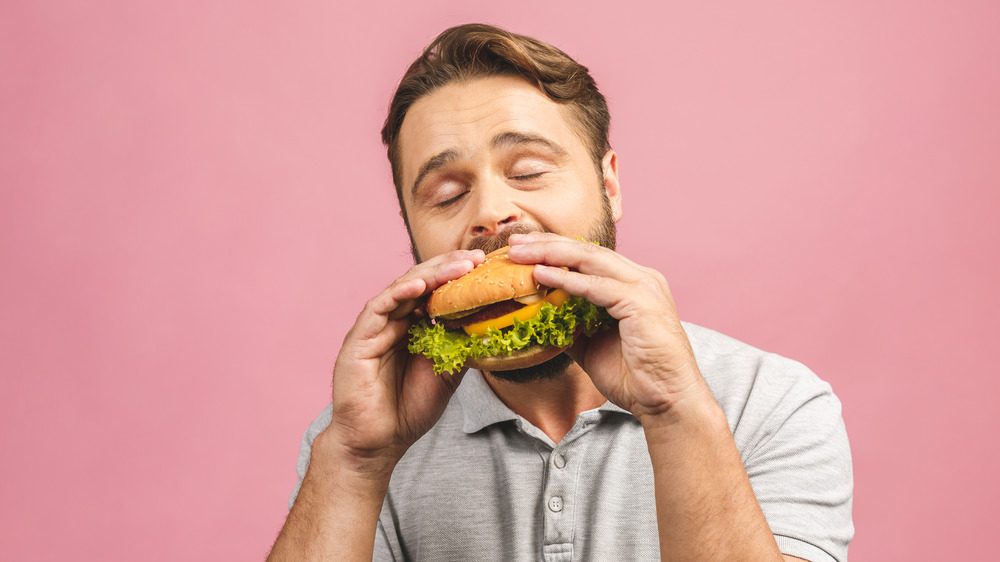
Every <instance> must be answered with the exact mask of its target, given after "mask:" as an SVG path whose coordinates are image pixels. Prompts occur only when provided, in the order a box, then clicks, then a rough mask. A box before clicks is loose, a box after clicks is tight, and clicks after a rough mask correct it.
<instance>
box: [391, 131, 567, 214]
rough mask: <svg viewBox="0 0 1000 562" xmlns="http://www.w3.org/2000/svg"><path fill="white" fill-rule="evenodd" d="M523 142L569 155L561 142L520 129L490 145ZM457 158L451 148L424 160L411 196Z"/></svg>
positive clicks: (500, 145) (498, 136) (561, 156)
mask: <svg viewBox="0 0 1000 562" xmlns="http://www.w3.org/2000/svg"><path fill="white" fill-rule="evenodd" d="M522 144H537V145H540V146H542V147H544V148H546V149H548V150H549V151H550V152H552V153H553V154H554V155H555V156H556V157H558V158H565V157H567V156H569V152H568V151H567V150H566V149H565V148H563V147H562V146H560V145H559V144H557V143H555V142H553V141H551V140H549V139H547V138H545V137H542V136H538V135H534V134H530V133H524V132H520V131H506V132H503V133H500V134H499V135H497V136H495V137H493V140H492V141H491V142H490V146H491V147H492V148H513V147H515V146H518V145H522ZM457 159H458V151H457V150H455V149H452V148H449V149H448V150H444V151H442V152H439V153H437V154H435V155H434V156H432V157H431V158H430V159H429V160H428V161H426V162H424V164H423V165H422V166H420V170H419V171H418V172H417V179H415V180H414V181H413V187H412V188H410V197H412V198H413V199H416V198H417V191H419V189H420V184H421V182H423V181H424V178H426V177H427V175H428V174H430V173H431V172H433V171H434V170H437V169H438V168H441V167H443V166H444V165H445V164H448V163H449V162H452V161H454V160H457Z"/></svg>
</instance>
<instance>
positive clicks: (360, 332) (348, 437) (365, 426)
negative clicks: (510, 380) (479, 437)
mask: <svg viewBox="0 0 1000 562" xmlns="http://www.w3.org/2000/svg"><path fill="white" fill-rule="evenodd" d="M484 259H485V256H484V254H483V252H482V251H481V250H458V251H454V252H449V253H447V254H442V255H439V256H436V257H434V258H432V259H429V260H427V261H425V262H423V263H421V264H418V265H416V266H414V267H413V268H411V269H410V270H409V271H407V272H406V274H404V275H403V276H402V277H400V278H399V279H397V280H396V281H394V282H393V283H392V285H390V286H389V287H388V288H387V289H386V290H384V291H382V292H381V293H379V294H378V295H377V296H375V297H374V298H373V299H371V300H370V301H368V303H367V304H366V305H365V307H364V309H363V310H362V311H361V314H360V315H359V316H358V318H357V320H356V321H355V323H354V326H353V327H352V328H351V330H350V331H349V332H348V333H347V336H346V337H345V338H344V344H343V346H342V347H341V349H340V353H339V355H338V357H337V362H336V365H335V366H334V371H333V420H332V421H331V423H330V426H329V427H328V428H327V429H326V431H324V432H323V434H322V435H321V436H320V437H318V438H317V440H320V439H322V441H323V443H322V444H321V445H322V448H324V449H326V450H325V451H324V452H325V453H327V454H332V455H333V456H334V457H336V458H337V459H338V461H339V462H341V463H343V464H342V465H341V466H342V467H343V468H344V469H348V470H351V471H354V472H356V473H357V474H358V475H359V476H364V477H368V478H376V479H384V481H385V482H388V477H389V475H390V474H391V472H392V468H393V467H394V466H395V464H396V462H397V461H398V460H399V458H400V457H402V455H403V453H405V452H406V449H407V448H409V446H410V445H412V444H413V443H414V442H415V441H416V440H417V439H419V438H420V436H422V435H423V434H424V433H426V432H427V431H428V430H430V428H431V427H432V426H433V425H434V423H435V422H437V420H438V418H440V417H441V414H442V413H443V412H444V409H445V406H446V405H447V403H448V400H449V399H450V398H451V395H452V394H453V393H454V392H455V389H456V388H458V384H459V383H460V382H461V380H462V376H463V375H464V374H465V370H464V369H463V370H462V371H461V372H460V373H458V374H455V375H442V376H437V375H435V374H434V372H433V369H432V364H431V362H430V361H429V360H428V359H426V358H424V357H423V356H412V355H410V354H409V353H408V352H407V349H406V347H407V330H408V329H409V327H410V325H411V324H413V322H414V321H415V320H416V314H415V311H416V310H417V308H418V307H419V306H420V303H421V302H422V300H421V298H422V297H424V296H425V295H427V294H428V293H430V292H431V291H433V290H434V289H436V288H437V287H439V286H440V285H443V284H444V283H446V282H448V281H450V280H452V279H456V278H458V277H461V276H462V275H464V274H465V273H468V272H469V271H471V270H472V269H473V268H474V267H475V266H476V265H478V264H480V263H482V262H483V260H484ZM315 448H316V445H315V444H314V450H315ZM316 452H318V451H316Z"/></svg>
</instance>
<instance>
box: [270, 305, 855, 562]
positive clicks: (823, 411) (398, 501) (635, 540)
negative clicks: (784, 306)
mask: <svg viewBox="0 0 1000 562" xmlns="http://www.w3.org/2000/svg"><path fill="white" fill-rule="evenodd" d="M684 328H685V330H686V331H687V334H688V337H689V338H690V340H691V344H692V346H693V348H694V351H695V357H696V358H697V361H698V366H699V368H700V370H701V372H702V375H703V376H704V377H705V380H706V382H708V385H709V387H710V388H711V389H712V393H713V395H714V396H715V399H716V401H717V402H718V403H719V405H720V406H721V407H722V409H723V411H724V412H725V414H726V417H727V418H728V420H729V428H730V430H731V431H732V432H733V438H734V440H735V441H736V445H737V447H738V449H739V451H740V455H741V457H742V459H743V464H744V466H745V468H746V470H747V474H748V475H749V476H750V482H751V484H752V486H753V489H754V493H755V494H756V496H757V500H758V501H759V502H760V505H761V508H762V509H763V511H764V515H765V516H766V517H767V521H768V523H769V525H770V526H771V531H772V532H773V533H774V536H775V538H776V540H777V542H778V546H779V547H780V548H781V551H782V552H783V553H785V554H789V555H792V556H798V557H800V558H805V559H807V560H813V561H821V560H823V561H826V560H838V561H844V560H846V559H847V545H848V542H849V541H850V540H851V538H852V536H853V534H854V527H853V524H852V521H851V498H852V490H853V479H852V474H851V457H850V449H849V446H848V442H847V433H846V431H845V429H844V423H843V420H842V418H841V408H840V402H839V401H838V400H837V398H836V397H835V396H834V395H833V392H832V391H831V389H830V386H829V385H828V384H827V383H825V382H823V381H821V380H820V379H819V378H817V377H816V375H814V374H813V373H812V372H810V371H809V370H808V369H806V368H805V367H804V366H803V365H801V364H799V363H796V362H794V361H791V360H789V359H785V358H783V357H780V356H777V355H774V354H769V353H765V352H762V351H760V350H758V349H755V348H753V347H750V346H748V345H746V344H743V343H740V342H738V341H736V340H734V339H732V338H729V337H726V336H723V335H722V334H719V333H717V332H713V331H711V330H707V329H705V328H701V327H698V326H695V325H692V324H687V323H685V324H684ZM329 423H330V408H329V407H327V409H325V410H324V411H323V412H322V413H321V414H320V416H319V417H318V418H317V419H316V420H315V421H314V422H313V423H312V425H311V426H310V427H309V429H308V431H306V434H305V436H304V437H303V440H302V450H301V453H300V455H299V462H298V473H299V484H301V482H302V477H303V476H304V475H305V471H306V468H307V466H308V463H309V451H310V447H311V445H312V441H313V439H314V438H315V436H316V435H317V434H318V433H319V432H321V431H322V430H323V429H324V428H326V426H327V425H329ZM297 492H298V485H297V486H296V487H295V492H293V494H292V497H291V499H290V502H289V505H291V503H293V502H294V501H295V495H296V494H297ZM659 552H660V551H659V537H658V534H657V526H656V506H655V503H654V492H653V469H652V465H651V463H650V459H649V453H648V450H647V449H646V441H645V436H644V434H643V430H642V426H641V425H640V424H639V422H638V421H637V420H636V419H635V417H633V416H632V415H631V414H630V413H628V412H627V411H625V410H623V409H621V408H619V407H617V406H615V405H614V404H611V403H610V402H608V403H605V404H604V405H603V406H601V407H600V408H597V409H596V410H590V411H587V412H583V413H581V414H580V415H579V416H577V419H576V423H575V424H574V425H573V428H572V429H571V430H570V431H569V433H568V434H566V436H565V437H564V438H563V439H562V441H560V442H559V443H553V442H552V440H551V439H549V437H548V436H546V435H545V434H544V433H543V432H542V431H541V430H539V429H538V428H536V427H534V426H533V425H531V424H530V423H529V422H528V421H527V420H525V419H524V418H521V417H520V416H518V415H517V414H515V413H514V412H513V411H511V410H510V409H509V408H507V406H505V405H504V404H503V402H501V401H500V400H499V399H498V398H497V397H496V395H495V394H493V391H492V390H491V389H490V387H489V386H488V385H487V384H486V382H485V381H484V380H483V375H482V374H481V373H479V372H478V371H470V372H469V373H468V374H466V376H465V379H464V380H463V381H462V384H461V385H460V386H459V388H458V390H457V392H456V393H455V396H454V398H453V399H452V400H451V402H449V404H448V407H447V409H446V410H445V412H444V414H443V415H442V416H441V419H440V421H438V423H437V424H436V425H435V426H434V427H433V428H432V429H431V431H430V432H428V433H427V434H426V435H425V436H424V437H423V438H421V439H420V440H419V441H417V443H415V444H414V445H413V447H411V448H410V450H409V451H407V453H406V454H405V455H404V456H403V458H402V459H401V460H400V462H399V464H398V465H397V466H396V470H395V471H394V472H393V475H392V481H391V482H390V484H389V492H388V494H387V495H386V498H385V502H384V504H383V507H382V513H381V515H380V517H379V525H378V530H377V536H376V539H375V559H376V560H400V561H401V560H431V561H465V560H477V561H486V560H497V561H511V560H544V561H547V562H561V561H569V560H602V561H603V560H657V559H659Z"/></svg>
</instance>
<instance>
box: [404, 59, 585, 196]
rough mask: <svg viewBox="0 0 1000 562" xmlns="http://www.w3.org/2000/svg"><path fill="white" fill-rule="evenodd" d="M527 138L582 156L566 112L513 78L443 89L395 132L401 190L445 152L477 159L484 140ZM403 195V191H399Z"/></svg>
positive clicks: (425, 100) (412, 108)
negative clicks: (522, 135)
mask: <svg viewBox="0 0 1000 562" xmlns="http://www.w3.org/2000/svg"><path fill="white" fill-rule="evenodd" d="M510 131H517V132H525V133H532V134H534V135H537V136H542V137H545V138H548V139H550V140H552V141H554V142H556V143H559V144H560V145H562V146H564V147H566V148H567V149H568V150H569V151H570V152H571V153H577V152H578V151H583V152H584V153H585V152H586V150H585V148H584V145H583V141H582V140H581V138H580V137H579V135H578V134H577V132H576V130H575V129H574V128H573V125H572V122H571V116H570V110H569V108H568V107H567V106H565V105H560V104H558V103H556V102H554V101H552V100H550V99H549V98H548V97H546V96H545V94H543V93H542V91H541V90H539V89H538V87H536V86H535V85H533V84H531V83H530V82H528V81H527V80H525V79H523V78H519V77H511V76H493V77H488V78H481V79H476V80H471V81H466V82H456V83H452V84H448V85H446V86H443V87H441V88H439V89H437V90H435V91H434V92H432V93H430V94H428V95H426V96H424V97H422V98H420V99H419V100H417V101H416V102H415V103H414V104H413V105H412V106H410V109H409V111H407V113H406V117H405V118H404V119H403V124H402V126H401V127H400V131H399V142H400V156H401V164H402V171H403V185H404V186H409V185H411V184H412V183H413V180H414V177H415V175H416V171H417V169H418V168H419V167H420V165H421V164H422V163H423V162H425V161H427V160H428V159H429V158H432V157H433V156H434V155H436V154H439V153H441V152H442V151H445V150H455V151H456V152H458V153H460V154H464V155H467V156H469V157H476V156H481V155H482V154H483V153H484V151H486V150H487V149H488V147H489V145H490V140H491V139H493V138H495V137H496V136H497V135H500V134H502V133H505V132H510ZM404 191H405V188H404Z"/></svg>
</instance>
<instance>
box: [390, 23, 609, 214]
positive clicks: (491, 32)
mask: <svg viewBox="0 0 1000 562" xmlns="http://www.w3.org/2000/svg"><path fill="white" fill-rule="evenodd" d="M489 76H522V77H524V78H526V79H528V80H530V81H531V82H533V83H536V84H537V85H538V88H539V89H541V90H542V92H544V93H545V95H546V96H548V97H549V99H551V100H552V101H555V102H557V103H561V104H567V105H568V106H569V107H570V109H571V113H572V115H573V117H574V118H575V120H576V121H577V125H578V126H579V127H580V133H581V136H582V137H583V139H584V142H585V143H586V144H587V145H588V146H589V148H590V151H591V155H592V156H593V158H594V161H595V163H596V165H597V170H598V172H599V173H600V170H601V159H602V158H603V157H604V154H605V153H606V152H607V151H608V150H610V148H611V144H610V142H609V140H608V129H609V127H610V122H611V115H610V114H609V113H608V104H607V102H606V101H605V99H604V96H603V95H601V93H600V92H599V91H598V90H597V84H596V83H595V82H594V79H593V78H592V77H591V76H590V73H589V72H588V70H587V68H586V67H585V66H583V65H581V64H580V63H578V62H576V61H575V60H573V59H572V58H570V57H569V55H567V54H566V53H564V52H562V51H560V50H559V49H557V48H555V47H553V46H552V45H548V44H546V43H542V42H541V41H538V40H535V39H532V38H530V37H525V36H523V35H517V34H515V33H510V32H509V31H504V30H503V29H499V28H497V27H493V26H490V25H484V24H466V25H460V26H457V27H452V28H451V29H447V30H445V31H444V32H443V33H441V35H438V36H437V38H436V39H435V40H434V41H433V42H431V44H430V45H428V46H427V48H426V49H424V53H423V54H422V55H421V56H420V57H419V58H418V59H417V60H415V61H413V64H411V65H410V68H408V69H407V70H406V74H404V75H403V79H402V80H401V81H400V82H399V87H398V88H396V93H395V95H394V96H393V97H392V103H390V105H389V115H388V116H387V117H386V119H385V126H384V127H382V142H383V143H384V144H385V145H386V148H387V153H388V156H389V163H390V164H391V166H392V180H393V183H395V184H396V196H397V197H398V198H399V208H400V209H401V210H402V211H403V213H404V220H405V218H406V216H405V213H406V209H405V207H404V206H403V195H402V180H403V178H402V169H401V162H400V157H399V129H400V127H402V125H403V118H404V117H406V112H407V111H408V110H409V108H410V106H411V105H413V103H414V102H416V101H417V100H418V99H420V98H421V97H423V96H426V95H428V94H430V93H431V92H433V91H435V90H437V89H438V88H440V87H442V86H444V85H446V84H449V83H451V82H457V81H463V80H471V79H475V78H484V77H489Z"/></svg>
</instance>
